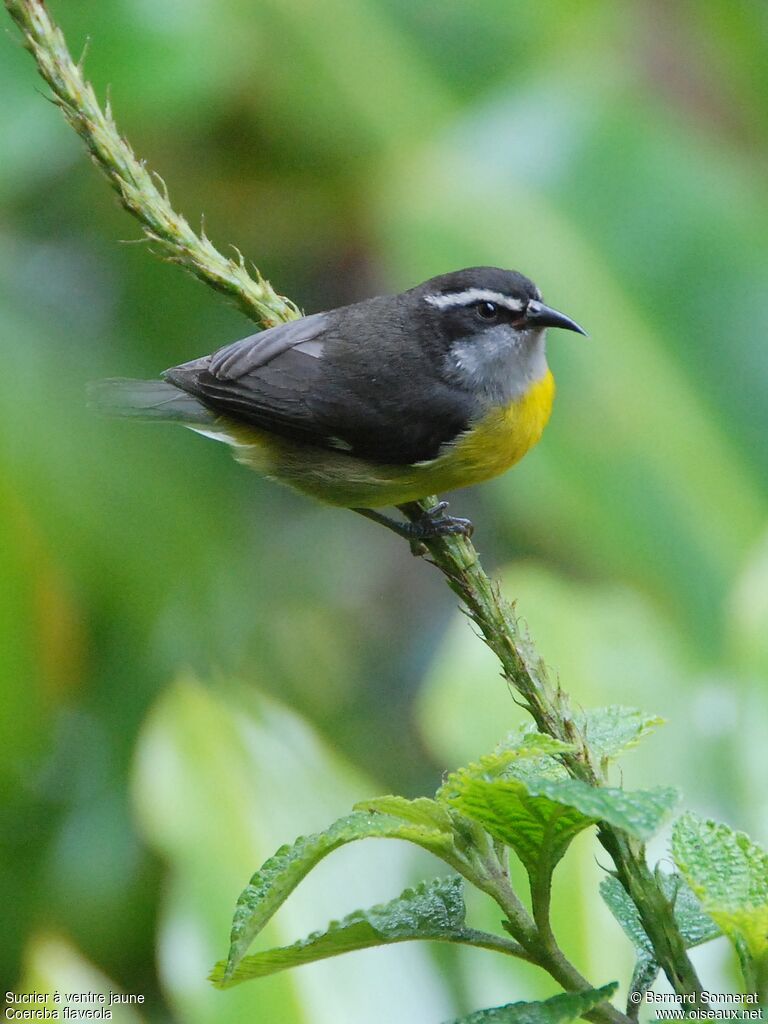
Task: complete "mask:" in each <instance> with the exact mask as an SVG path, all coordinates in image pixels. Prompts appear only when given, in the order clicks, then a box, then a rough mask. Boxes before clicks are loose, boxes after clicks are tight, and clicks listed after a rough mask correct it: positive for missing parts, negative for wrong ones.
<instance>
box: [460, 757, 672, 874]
mask: <svg viewBox="0 0 768 1024" xmlns="http://www.w3.org/2000/svg"><path fill="white" fill-rule="evenodd" d="M677 799H678V794H677V791H676V790H674V789H670V788H667V787H659V788H657V789H652V790H641V791H637V792H634V793H627V792H625V791H624V790H623V789H611V788H608V787H602V788H597V787H594V786H589V785H587V783H585V782H581V781H580V780H578V779H548V778H529V779H526V780H525V781H523V780H520V779H495V780H493V781H487V780H485V779H481V778H472V777H464V778H461V779H459V780H457V785H456V793H455V796H453V797H452V798H451V801H450V802H451V804H452V806H454V807H456V809H457V810H459V811H460V812H461V813H462V814H465V815H466V816H467V817H469V818H473V819H474V820H475V821H478V822H479V823H480V824H481V825H482V826H483V827H484V828H485V829H487V830H488V832H490V833H491V835H493V836H494V837H495V838H496V839H499V840H501V842H503V843H506V844H507V845H508V846H511V847H512V848H513V849H514V850H515V852H516V853H517V855H518V856H519V857H520V859H521V860H522V862H523V863H524V864H525V866H526V868H527V869H528V872H529V874H530V873H531V872H534V873H536V872H540V871H541V869H542V864H543V862H544V861H546V862H547V863H548V865H549V869H550V870H551V869H552V868H554V866H555V865H556V864H557V862H558V861H559V860H560V858H561V857H562V856H563V854H564V853H565V851H566V849H567V847H568V844H569V843H570V842H571V840H572V839H573V838H574V836H576V835H577V834H578V833H579V832H580V831H581V830H582V829H585V828H587V827H588V826H589V825H592V824H595V823H596V822H598V821H606V822H608V823H610V824H611V825H613V826H615V827H616V828H620V829H622V830H623V831H625V832H627V833H628V834H629V835H632V836H634V837H635V838H636V839H640V840H646V839H649V838H650V837H651V836H652V835H653V834H654V833H655V832H656V830H657V829H658V828H659V826H660V825H661V823H662V822H663V820H664V818H665V817H666V816H667V814H668V813H669V812H670V811H671V810H672V808H673V807H674V805H675V803H676V802H677Z"/></svg>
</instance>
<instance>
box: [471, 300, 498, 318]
mask: <svg viewBox="0 0 768 1024" xmlns="http://www.w3.org/2000/svg"><path fill="white" fill-rule="evenodd" d="M475 308H476V309H477V315H478V316H479V317H480V319H481V320H495V319H496V318H497V317H498V315H499V307H498V306H497V305H496V303H495V302H478V304H477V306H476V307H475Z"/></svg>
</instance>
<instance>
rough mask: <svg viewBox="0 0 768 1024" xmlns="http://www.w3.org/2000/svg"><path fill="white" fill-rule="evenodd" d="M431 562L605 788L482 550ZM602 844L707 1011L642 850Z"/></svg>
mask: <svg viewBox="0 0 768 1024" xmlns="http://www.w3.org/2000/svg"><path fill="white" fill-rule="evenodd" d="M435 504H436V499H435V498H433V497H428V498H425V499H424V500H423V501H421V502H414V503H412V504H410V505H405V506H403V512H404V513H405V515H407V516H408V518H410V519H411V520H413V521H417V520H419V519H420V518H422V517H423V515H424V513H425V512H426V511H428V509H430V508H432V507H433V506H434V505H435ZM425 545H426V547H427V550H428V552H429V555H430V556H431V561H432V563H433V564H434V565H435V566H436V567H437V568H438V569H439V570H440V572H441V573H442V574H443V575H444V576H445V578H446V580H447V582H448V585H449V586H450V587H451V589H452V590H453V591H454V593H455V594H457V595H458V597H459V598H460V599H461V601H462V603H463V605H464V607H465V609H466V610H467V612H468V614H469V616H470V618H471V619H472V621H473V622H474V623H475V625H476V626H477V627H478V629H479V631H480V633H481V635H482V637H483V639H484V640H485V643H486V644H487V645H488V647H490V649H491V650H492V651H493V653H494V654H495V655H496V656H497V658H498V659H499V661H500V662H501V666H502V669H503V672H504V676H505V678H506V679H507V680H508V682H509V683H510V684H511V686H512V687H513V688H514V690H515V692H516V693H517V694H518V696H519V697H520V699H521V703H522V704H523V706H524V707H525V708H526V710H527V711H528V712H529V713H530V715H531V717H532V718H533V720H534V722H535V723H536V726H537V727H538V729H539V730H540V731H541V732H543V733H547V734H548V735H550V736H553V737H555V738H556V739H559V740H563V741H564V742H567V743H572V744H574V745H575V748H576V750H575V753H571V754H562V755H560V756H561V757H562V760H563V763H564V764H565V766H566V768H567V769H568V771H569V772H570V773H571V775H573V776H574V778H578V779H581V780H582V781H584V782H587V783H588V784H589V785H591V786H599V785H601V783H602V781H603V780H602V776H601V774H600V772H599V771H598V770H597V769H596V768H595V766H594V764H593V762H592V759H591V757H590V752H589V747H588V745H587V742H586V740H585V738H584V737H583V736H582V735H581V734H580V732H579V729H578V727H577V725H576V723H575V722H574V719H573V716H572V715H571V712H570V708H569V704H568V698H567V695H566V694H565V693H564V692H563V691H562V689H561V688H560V686H559V685H558V686H554V685H553V684H552V683H551V681H550V679H549V677H548V673H547V669H546V666H545V665H544V662H543V660H542V659H541V657H540V656H539V654H538V653H537V651H536V649H535V647H534V645H533V642H532V641H531V638H530V636H529V635H528V632H527V629H526V628H525V627H524V626H521V624H520V622H519V620H518V619H517V617H516V615H515V612H514V608H513V606H511V605H509V604H508V603H507V602H506V601H505V600H504V599H503V598H502V596H501V594H500V592H499V589H498V586H497V585H496V584H494V583H492V582H491V580H490V579H489V578H488V576H487V575H486V573H485V571H484V570H483V567H482V565H481V564H480V559H479V557H478V554H477V551H476V550H475V548H474V546H473V544H472V543H471V541H469V540H468V539H467V538H465V537H451V536H448V537H437V538H434V539H432V540H427V541H425ZM598 835H599V838H600V842H601V843H602V844H603V846H604V847H605V849H606V850H607V851H608V853H609V854H610V855H611V857H612V859H613V862H614V864H615V866H616V873H617V876H618V878H619V880H620V881H621V883H622V885H623V886H624V888H625V889H626V890H627V892H628V894H629V896H630V897H631V898H632V900H633V902H634V903H635V905H636V907H637V911H638V914H639V915H640V919H641V921H642V923H643V927H644V929H645V931H646V933H647V935H648V938H649V939H650V941H651V944H652V946H653V950H654V953H655V955H656V958H657V960H658V962H659V964H660V965H661V967H662V969H663V970H664V973H665V974H666V976H667V978H668V979H669V982H670V984H671V985H672V986H673V987H674V989H675V991H676V992H677V993H678V994H693V995H694V996H695V997H696V1004H695V1005H696V1006H700V1007H703V1006H705V1005H706V1004H705V1002H704V1001H703V999H702V998H701V994H702V991H703V990H702V985H701V982H700V981H699V978H698V976H697V974H696V971H695V969H694V967H693V964H692V963H691V961H690V958H689V957H688V953H687V951H686V948H685V941H684V940H683V937H682V935H681V934H680V930H679V928H678V927H677V924H676V922H675V920H674V916H673V913H672V908H671V907H670V905H669V901H668V900H667V898H666V896H665V895H664V893H663V892H662V890H661V888H660V887H659V885H658V883H657V882H656V879H655V878H654V876H653V873H652V872H651V871H650V869H649V867H648V865H647V863H646V860H645V853H644V850H643V849H642V847H638V846H637V845H636V844H633V843H632V842H630V840H629V839H628V837H627V836H625V835H624V834H623V833H622V832H620V831H619V830H618V829H615V828H612V827H611V826H609V825H606V824H602V825H601V826H600V829H599V832H598Z"/></svg>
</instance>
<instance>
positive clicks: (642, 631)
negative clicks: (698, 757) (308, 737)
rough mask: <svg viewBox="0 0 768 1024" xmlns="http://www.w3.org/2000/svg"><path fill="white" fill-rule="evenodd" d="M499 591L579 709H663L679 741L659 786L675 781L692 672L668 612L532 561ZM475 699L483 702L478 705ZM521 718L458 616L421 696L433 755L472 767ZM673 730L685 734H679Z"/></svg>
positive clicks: (641, 764)
mask: <svg viewBox="0 0 768 1024" xmlns="http://www.w3.org/2000/svg"><path fill="white" fill-rule="evenodd" d="M503 589H504V590H505V592H506V593H508V594H511V595H513V596H514V598H515V600H516V602H517V607H518V609H519V611H520V613H521V614H523V615H524V616H525V621H526V623H527V624H528V625H529V627H530V630H531V633H532V635H533V637H534V640H535V642H536V645H537V648H538V650H539V651H540V653H541V654H542V655H543V657H544V660H545V662H546V663H547V665H548V666H549V667H550V669H551V670H552V671H553V672H554V673H556V674H557V676H558V677H559V678H560V679H561V680H562V684H563V686H564V687H565V689H566V690H567V691H568V692H569V693H571V694H573V695H574V696H576V697H577V700H578V704H579V705H582V706H587V707H588V706H589V705H590V704H599V703H603V702H605V701H607V700H612V701H617V702H618V703H624V702H626V703H627V704H629V705H630V706H631V705H632V704H634V703H635V702H636V701H637V698H638V694H639V693H642V694H643V699H644V700H647V701H649V702H651V701H652V702H653V704H652V706H653V707H656V706H659V707H661V708H662V709H663V713H664V715H665V717H668V718H669V719H670V721H671V723H672V725H671V727H670V728H671V732H672V734H673V735H672V736H671V737H670V740H671V741H672V742H667V744H666V745H665V748H664V753H665V757H666V758H672V760H668V761H667V762H665V770H664V775H662V776H660V777H658V781H663V780H664V779H666V778H669V777H670V774H674V770H675V768H676V767H677V765H676V764H675V761H676V760H679V761H681V762H684V758H683V756H682V753H679V750H680V746H681V745H682V742H683V740H684V738H685V736H686V735H688V733H687V732H685V731H684V730H683V729H682V728H680V727H679V726H678V724H677V716H676V715H675V712H676V710H677V708H678V705H679V706H680V709H681V710H682V708H683V698H684V697H685V693H686V687H685V682H686V672H687V669H686V665H685V661H684V659H683V657H682V656H681V651H680V645H679V641H678V640H677V638H676V637H675V634H674V631H673V628H672V625H671V623H670V622H669V620H668V617H667V616H666V615H665V614H664V613H663V611H662V610H660V609H659V610H657V609H656V608H655V607H654V606H653V605H652V604H651V602H650V601H649V600H648V599H647V598H646V597H644V596H643V595H641V594H639V593H636V592H633V591H632V590H630V589H628V588H626V587H619V586H616V585H604V584H587V583H584V582H579V581H576V580H574V579H572V578H570V577H569V576H567V575H566V574H565V573H560V572H559V571H558V570H557V569H553V568H551V567H549V566H545V565H540V564H536V563H530V562H516V563H514V564H513V565H512V566H508V567H507V568H506V569H505V571H504V576H503ZM479 692H482V694H483V699H482V700H478V699H477V695H478V693H479ZM591 713H592V714H593V715H594V714H597V713H598V712H595V711H593V712H591ZM581 714H583V713H582V712H580V711H579V710H578V705H577V708H576V709H575V710H574V717H575V718H576V719H577V720H578V719H579V716H580V715H581ZM521 718H522V712H521V711H520V709H519V708H518V707H516V705H515V704H514V702H513V701H512V699H511V697H510V695H509V691H508V689H507V688H506V687H505V686H504V684H503V682H502V681H501V680H500V679H499V674H498V667H497V664H496V662H495V659H494V658H493V655H492V654H491V653H490V651H488V650H487V649H486V648H485V646H484V645H479V644H478V643H477V640H476V638H475V637H474V636H473V634H472V632H471V630H470V629H468V628H467V623H466V620H465V618H464V616H461V615H459V614H458V613H457V614H456V615H455V618H454V619H453V621H452V623H451V625H450V628H449V630H448V632H447V634H446V636H445V638H444V639H443V643H442V645H441V647H440V648H439V649H438V651H437V653H436V655H435V657H434V658H433V661H432V665H431V667H430V672H429V674H428V676H427V679H426V681H425V686H424V689H423V691H422V694H421V697H420V704H419V723H420V726H421V729H422V732H423V734H424V736H425V738H426V740H427V742H428V743H429V744H430V747H431V749H433V750H434V752H435V756H436V757H437V758H438V759H439V761H440V762H441V763H443V764H445V763H447V764H452V763H453V764H455V763H456V762H457V761H461V760H469V759H475V758H476V757H477V755H478V754H479V753H480V752H481V751H482V750H483V749H486V750H488V749H491V748H492V747H493V745H494V744H495V743H498V740H499V737H500V735H502V734H503V732H504V731H506V730H508V729H509V728H510V726H511V725H512V724H513V723H516V722H520V720H521ZM595 725H597V723H595ZM606 725H607V722H606V723H603V724H602V725H600V726H599V729H600V730H601V731H602V730H603V729H604V728H605V727H606ZM521 728H522V729H525V728H527V723H526V724H525V725H520V726H518V727H517V728H516V729H515V730H514V731H513V733H512V735H513V736H515V737H516V736H517V735H519V731H520V729H521ZM677 729H680V732H679V735H675V731H676V730H677ZM675 740H677V741H678V742H674V741H675ZM649 750H650V747H649ZM658 764H659V758H658V755H656V756H655V757H654V756H653V753H652V751H651V752H650V755H649V756H645V755H644V756H643V757H642V758H640V759H638V760H637V761H636V763H634V764H632V765H628V766H627V771H628V773H629V774H631V775H632V776H633V777H634V778H635V779H641V778H642V777H643V769H645V770H646V772H647V771H648V770H651V771H653V767H654V765H657V766H658ZM653 781H656V780H653Z"/></svg>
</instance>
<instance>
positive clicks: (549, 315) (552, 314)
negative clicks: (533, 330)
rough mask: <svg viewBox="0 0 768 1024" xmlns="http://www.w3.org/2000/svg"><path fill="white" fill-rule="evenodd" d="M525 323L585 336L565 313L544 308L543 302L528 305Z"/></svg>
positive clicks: (580, 328)
mask: <svg viewBox="0 0 768 1024" xmlns="http://www.w3.org/2000/svg"><path fill="white" fill-rule="evenodd" d="M525 321H526V323H529V324H532V325H533V326H534V327H562V329H563V330H564V331H576V333H577V334H584V335H586V333H587V332H586V331H585V330H584V328H583V327H579V325H578V324H577V323H576V321H575V320H571V318H570V317H569V316H566V315H565V313H558V311H557V310H556V309H551V308H550V307H549V306H545V305H544V303H543V302H537V301H536V300H533V301H532V302H529V303H528V308H527V310H526V312H525Z"/></svg>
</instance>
